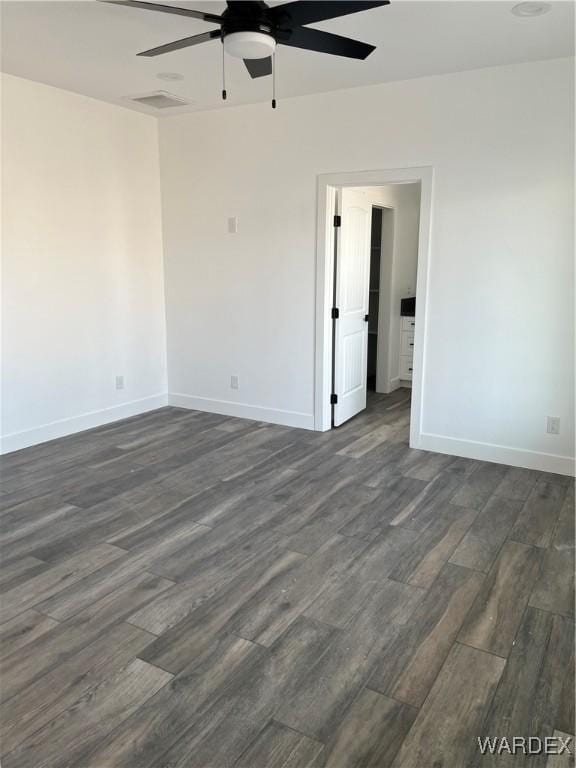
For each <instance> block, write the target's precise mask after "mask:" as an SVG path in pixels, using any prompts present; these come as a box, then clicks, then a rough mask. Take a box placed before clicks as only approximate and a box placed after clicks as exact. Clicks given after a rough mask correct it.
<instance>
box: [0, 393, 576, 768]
mask: <svg viewBox="0 0 576 768" xmlns="http://www.w3.org/2000/svg"><path fill="white" fill-rule="evenodd" d="M408 422H409V393H408V392H407V391H405V390H399V391H397V392H395V393H394V394H393V395H390V396H374V397H372V398H371V401H370V407H369V408H368V410H367V411H366V412H365V413H363V414H361V415H360V416H359V417H357V418H355V419H354V420H352V421H350V422H349V423H348V424H346V425H345V426H343V427H341V428H340V429H338V430H336V431H333V432H330V433H324V434H320V433H314V432H307V431H303V430H296V429H289V428H286V427H278V426H271V425H265V424H260V423H256V422H251V421H245V420H240V419H232V418H227V417H224V416H218V415H214V414H205V413H198V412H193V411H185V410H180V409H176V408H166V409H162V410H160V411H156V412H154V413H150V414H147V415H144V416H139V417H136V418H133V419H129V420H127V421H124V422H121V423H116V424H113V425H109V426H106V427H103V428H100V429H97V430H93V431H91V432H85V433H83V434H80V435H76V436H72V437H69V438H66V439H63V440H59V441H57V442H53V443H48V444H45V445H40V446H37V447H35V448H31V449H28V450H25V451H20V452H18V453H14V454H10V455H8V456H6V457H4V458H3V459H2V467H3V483H2V495H1V497H0V499H1V502H2V509H3V511H2V517H1V521H2V534H3V546H2V573H1V577H0V589H1V592H2V614H1V618H2V624H1V625H0V644H1V660H0V676H1V677H0V681H1V689H0V694H1V700H2V703H1V705H0V720H1V723H2V740H1V748H2V754H3V758H2V765H3V768H42V766H50V768H56V767H58V768H60V767H62V768H63V767H64V766H67V767H69V768H72V767H74V768H116V767H117V766H123V767H125V768H168V767H170V768H230V767H231V766H238V767H239V768H240V767H241V768H305V767H308V768H312V767H313V768H320V767H324V766H327V767H329V768H359V767H360V766H362V768H386V767H387V766H394V768H409V767H410V768H476V767H477V766H492V765H505V766H509V765H514V766H524V765H526V766H531V767H532V766H557V768H560V767H561V766H567V765H570V764H571V763H570V762H569V761H566V762H562V760H564V758H565V757H566V755H564V756H563V757H562V758H560V757H558V758H547V757H546V756H544V755H539V756H538V755H537V756H533V757H530V758H525V757H523V756H520V755H517V756H515V757H513V758H512V757H510V756H509V755H504V756H503V757H500V758H496V757H484V758H483V757H482V756H481V755H480V752H479V750H478V748H477V737H478V736H490V737H495V736H500V737H502V736H507V737H512V736H525V737H528V736H540V737H544V736H552V735H554V734H561V735H562V736H564V737H565V736H566V735H567V734H568V735H569V734H574V691H573V679H574V673H573V668H574V653H573V648H574V580H573V579H574V516H573V512H574V486H573V483H572V481H570V480H568V478H565V477H562V476H559V475H550V474H545V473H539V472H534V471H529V470H523V469H513V468H510V467H505V466H500V465H496V464H489V463H482V462H477V461H471V460H466V459H454V458H452V457H448V456H443V455H440V454H432V453H426V452H423V451H414V450H411V449H409V448H408V444H407V440H408ZM573 746H574V745H573V744H572V747H573ZM554 760H556V762H554ZM572 764H573V763H572Z"/></svg>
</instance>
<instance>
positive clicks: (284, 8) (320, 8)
mask: <svg viewBox="0 0 576 768" xmlns="http://www.w3.org/2000/svg"><path fill="white" fill-rule="evenodd" d="M389 4H390V0H356V2H349V1H348V0H296V2H293V3H284V5H276V6H274V7H273V8H270V10H269V11H268V18H269V19H270V20H271V21H272V22H274V23H275V24H281V25H292V26H302V25H304V24H314V22H316V21H326V20H327V19H336V18H337V17H338V16H347V15H348V14H350V13H358V12H359V11H368V10H370V8H379V7H380V6H382V5H389Z"/></svg>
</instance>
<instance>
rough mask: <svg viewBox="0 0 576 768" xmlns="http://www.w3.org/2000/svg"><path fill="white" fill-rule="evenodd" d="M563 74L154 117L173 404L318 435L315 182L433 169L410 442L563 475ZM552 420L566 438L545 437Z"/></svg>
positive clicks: (567, 216) (569, 417) (410, 85)
mask: <svg viewBox="0 0 576 768" xmlns="http://www.w3.org/2000/svg"><path fill="white" fill-rule="evenodd" d="M572 67H573V62H572V61H571V60H555V61H545V62H537V63H528V64H520V65H513V66H508V67H500V68H492V69H485V70H477V71H473V72H465V73H458V74H453V75H445V76H439V77H431V78H423V79H419V80H411V81H406V82H398V83H391V84H386V85H381V86H373V87H369V88H358V89H353V90H350V91H336V92H332V93H327V94H322V95H317V96H311V97H302V98H296V99H290V100H286V101H282V99H280V102H279V108H278V109H277V110H275V111H273V110H271V109H270V107H269V105H268V104H262V105H254V106H246V107H238V108H227V109H223V110H219V111H214V112H206V113H200V114H193V115H186V116H178V117H173V118H168V119H166V120H164V121H162V122H161V125H160V148H161V172H162V201H163V219H164V248H165V276H166V296H167V307H168V354H169V385H170V386H169V389H170V391H171V393H173V394H174V395H175V396H173V398H172V401H173V402H178V403H180V404H188V405H191V406H194V407H206V408H208V409H215V410H221V411H224V412H229V413H238V414H242V415H253V416H255V417H257V418H270V419H274V420H278V421H282V422H285V423H298V424H301V425H303V426H312V424H313V381H314V267H315V247H316V232H315V216H316V205H317V201H316V177H317V175H318V174H320V173H329V172H337V171H352V170H369V169H387V168H399V167H406V166H426V165H432V166H433V168H434V191H433V210H432V217H433V231H432V249H431V263H430V275H429V303H428V309H429V316H428V339H427V346H426V350H425V368H424V379H423V387H424V395H423V404H424V411H423V432H424V435H423V436H422V442H421V444H422V446H427V447H430V448H435V449H437V450H446V451H450V452H454V453H459V454H461V455H479V456H483V457H484V458H493V459H495V460H500V461H509V462H510V463H517V464H521V465H525V466H539V467H542V468H547V469H556V470H558V471H570V470H571V469H572V462H571V461H570V457H572V456H573V455H574V434H573V421H574V412H573V384H574V378H573V362H574V360H573V314H572V311H573V262H572V257H573V228H572V213H573V194H572V169H573V154H572V144H573V127H572V113H573V104H572V93H573V84H572ZM229 216H238V217H239V231H238V234H235V235H231V234H228V233H227V218H228V217H229ZM231 374H237V375H239V377H240V389H239V390H238V391H235V390H231V389H230V385H229V384H230V375H231ZM176 395H177V396H176ZM546 415H554V416H559V417H560V418H561V420H562V434H561V435H560V436H550V435H546V434H545V426H544V422H545V417H546Z"/></svg>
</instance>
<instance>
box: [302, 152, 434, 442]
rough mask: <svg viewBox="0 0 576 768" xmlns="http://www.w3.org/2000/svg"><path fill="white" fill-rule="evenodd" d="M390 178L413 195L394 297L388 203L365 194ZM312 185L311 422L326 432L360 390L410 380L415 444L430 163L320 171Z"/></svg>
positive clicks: (359, 404) (352, 407)
mask: <svg viewBox="0 0 576 768" xmlns="http://www.w3.org/2000/svg"><path fill="white" fill-rule="evenodd" d="M396 185H402V187H403V189H404V190H405V191H407V188H408V187H409V186H411V187H412V188H415V187H417V189H418V197H419V204H418V218H417V220H416V222H415V235H414V237H415V244H414V248H415V260H416V257H417V265H416V264H414V276H413V278H412V280H411V284H406V282H404V283H403V284H402V285H401V295H400V294H399V293H398V285H399V283H398V280H396V279H395V275H396V277H397V274H398V265H395V264H394V261H393V259H392V258H391V257H390V255H389V254H390V253H392V252H393V251H394V245H396V246H397V245H398V238H399V230H398V222H397V221H395V220H394V219H395V214H396V215H397V211H395V210H394V206H391V205H389V204H388V203H387V201H386V198H385V197H384V198H380V199H378V197H377V196H376V198H375V196H374V194H375V193H376V192H378V191H382V189H383V188H384V187H388V188H390V187H391V186H396ZM397 188H399V187H397ZM318 190H319V206H318V232H319V238H318V259H317V302H316V305H317V324H316V384H315V390H316V391H315V428H316V429H318V430H321V431H325V430H326V429H330V428H331V427H332V426H338V425H339V424H343V423H344V422H345V421H347V420H348V419H350V418H352V417H353V416H354V415H355V414H356V413H359V412H360V411H362V410H364V409H365V408H366V399H367V395H368V392H369V391H373V392H383V393H386V392H391V391H393V390H394V389H397V388H398V387H407V388H409V387H410V385H412V393H411V395H412V396H411V400H412V419H411V426H410V445H411V446H412V447H418V442H419V436H420V434H421V431H422V430H421V415H422V408H421V404H422V380H423V365H424V342H425V338H426V299H427V296H426V291H427V286H426V282H427V266H428V250H429V243H430V207H431V192H432V169H431V168H428V167H425V168H412V169H400V170H395V171H373V172H360V173H357V174H355V173H345V174H329V175H325V176H322V177H320V178H319V186H318ZM396 218H397V216H396ZM395 228H396V232H395ZM386 249H388V255H385V251H386ZM397 250H398V248H396V251H397ZM404 271H405V270H404ZM400 272H402V268H400ZM377 278H379V279H378V280H377ZM416 293H417V294H418V314H417V316H418V321H417V322H416V313H415V308H414V304H415V300H416ZM407 318H411V319H407ZM408 323H410V324H411V326H410V328H408ZM401 352H402V355H401V354H400V353H401ZM400 357H402V360H400ZM401 363H402V366H403V367H402V368H401V369H400V365H401ZM401 377H404V378H401ZM369 387H370V389H369ZM406 391H408V390H406Z"/></svg>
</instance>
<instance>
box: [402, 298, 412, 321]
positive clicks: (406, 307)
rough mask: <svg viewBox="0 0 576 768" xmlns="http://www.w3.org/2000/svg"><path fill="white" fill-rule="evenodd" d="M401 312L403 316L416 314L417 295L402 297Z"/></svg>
mask: <svg viewBox="0 0 576 768" xmlns="http://www.w3.org/2000/svg"><path fill="white" fill-rule="evenodd" d="M400 314H401V316H402V317H414V316H415V315H416V296H412V297H411V298H409V299H400Z"/></svg>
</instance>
